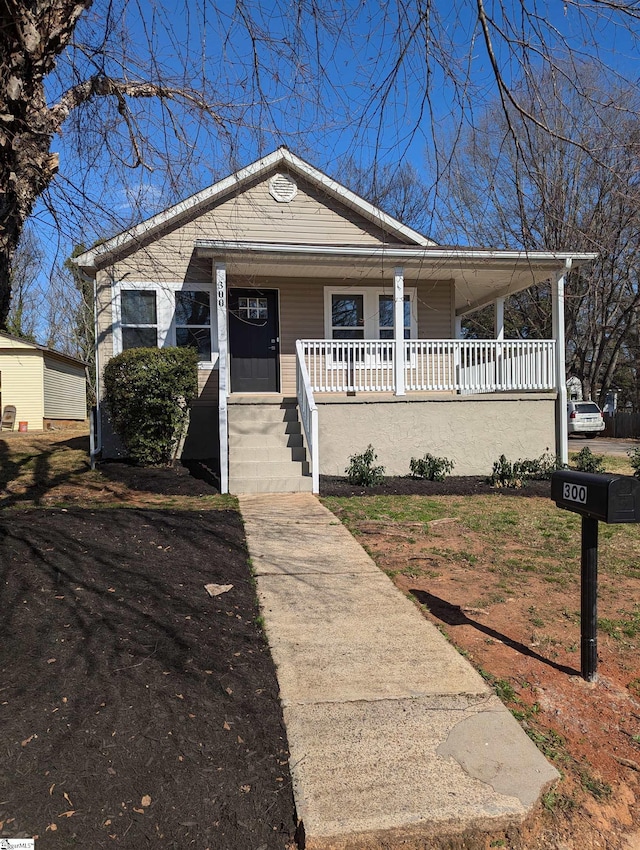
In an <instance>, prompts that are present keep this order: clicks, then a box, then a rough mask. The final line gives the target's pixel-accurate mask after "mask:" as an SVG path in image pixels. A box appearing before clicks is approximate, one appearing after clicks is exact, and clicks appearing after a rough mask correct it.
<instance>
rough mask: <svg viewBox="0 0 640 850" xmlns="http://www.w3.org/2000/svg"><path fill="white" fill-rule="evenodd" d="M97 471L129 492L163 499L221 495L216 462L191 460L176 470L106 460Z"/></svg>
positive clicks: (177, 465) (180, 464) (171, 467)
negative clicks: (142, 493)
mask: <svg viewBox="0 0 640 850" xmlns="http://www.w3.org/2000/svg"><path fill="white" fill-rule="evenodd" d="M98 469H99V471H100V472H101V473H102V475H104V477H105V478H108V479H109V480H110V481H114V482H117V483H118V484H124V485H126V486H127V487H129V489H130V490H141V491H143V492H148V493H154V494H158V495H163V496H210V495H213V494H214V493H219V492H220V490H219V477H218V475H217V471H216V469H215V464H214V462H213V461H206V460H188V461H183V462H182V463H177V464H175V465H173V466H151V467H148V466H146V467H145V466H137V465H136V464H135V463H131V462H130V461H126V460H125V461H122V460H118V461H116V460H107V461H103V462H102V463H100V464H99V465H98Z"/></svg>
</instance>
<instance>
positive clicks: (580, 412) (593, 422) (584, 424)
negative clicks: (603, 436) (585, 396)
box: [567, 401, 605, 437]
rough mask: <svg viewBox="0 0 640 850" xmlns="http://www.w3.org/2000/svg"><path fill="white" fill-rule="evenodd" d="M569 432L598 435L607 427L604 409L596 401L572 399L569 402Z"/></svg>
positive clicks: (589, 435) (587, 435) (591, 435)
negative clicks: (603, 413)
mask: <svg viewBox="0 0 640 850" xmlns="http://www.w3.org/2000/svg"><path fill="white" fill-rule="evenodd" d="M567 423H568V432H569V434H584V436H585V437H597V436H598V434H600V433H601V432H602V431H604V429H605V422H604V417H603V415H602V411H601V410H600V408H599V407H598V405H597V404H596V403H595V401H570V402H569V403H568V404H567Z"/></svg>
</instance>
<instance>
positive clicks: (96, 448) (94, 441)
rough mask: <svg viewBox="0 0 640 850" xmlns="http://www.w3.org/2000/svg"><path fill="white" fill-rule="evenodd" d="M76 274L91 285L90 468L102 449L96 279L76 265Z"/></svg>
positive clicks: (92, 467)
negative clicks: (92, 404) (93, 368)
mask: <svg viewBox="0 0 640 850" xmlns="http://www.w3.org/2000/svg"><path fill="white" fill-rule="evenodd" d="M76 268H77V270H78V274H79V275H80V277H81V278H82V280H83V281H84V282H85V283H91V284H92V286H93V356H94V360H95V366H96V404H95V417H93V418H94V422H93V427H94V428H95V432H94V433H92V434H91V437H90V457H89V459H90V461H91V469H94V468H95V459H96V456H97V455H99V454H100V452H101V451H102V417H101V415H100V363H99V358H98V281H97V279H96V276H95V275H94V276H93V277H90V276H89V275H88V274H85V272H83V271H82V269H81V268H80V266H76ZM86 372H87V378H88V377H89V369H88V368H86ZM89 422H91V414H90V419H89Z"/></svg>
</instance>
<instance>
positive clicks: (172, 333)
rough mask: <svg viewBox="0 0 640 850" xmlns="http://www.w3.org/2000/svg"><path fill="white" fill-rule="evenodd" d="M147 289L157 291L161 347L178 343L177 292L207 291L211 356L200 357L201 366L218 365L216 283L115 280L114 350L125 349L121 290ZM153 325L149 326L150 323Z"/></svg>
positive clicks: (119, 351) (159, 341) (117, 351)
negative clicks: (123, 347)
mask: <svg viewBox="0 0 640 850" xmlns="http://www.w3.org/2000/svg"><path fill="white" fill-rule="evenodd" d="M123 290H125V291H128V290H144V291H146V292H148V291H150V290H151V291H154V292H155V293H156V317H157V320H158V324H157V329H158V348H164V347H165V346H173V345H175V344H176V319H175V293H176V292H181V291H186V292H208V293H209V303H210V307H211V312H210V315H211V360H200V361H198V369H215V368H217V365H218V352H217V351H216V349H217V347H218V333H217V317H216V309H215V307H216V299H215V287H214V284H213V283H184V282H182V281H174V282H167V283H155V282H149V281H133V280H119V281H115V282H114V284H113V303H112V310H113V353H114V355H116V354H121V353H122V291H123ZM149 327H150V326H149Z"/></svg>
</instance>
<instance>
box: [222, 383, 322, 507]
mask: <svg viewBox="0 0 640 850" xmlns="http://www.w3.org/2000/svg"><path fill="white" fill-rule="evenodd" d="M228 416H229V492H230V493H236V494H237V493H300V492H311V489H312V481H311V473H310V469H309V463H308V461H307V453H306V449H305V448H304V440H303V436H302V428H301V425H300V422H299V420H298V407H297V402H296V400H295V399H280V398H277V399H275V400H273V401H271V400H269V401H261V400H259V399H255V400H253V399H251V398H248V399H242V400H239V401H238V402H236V403H233V402H231V401H230V404H229V407H228Z"/></svg>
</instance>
